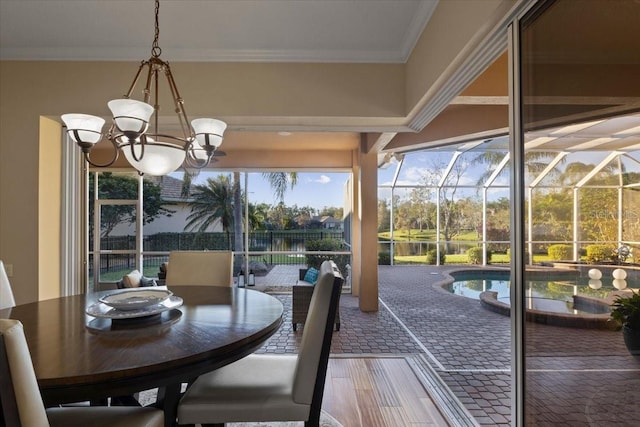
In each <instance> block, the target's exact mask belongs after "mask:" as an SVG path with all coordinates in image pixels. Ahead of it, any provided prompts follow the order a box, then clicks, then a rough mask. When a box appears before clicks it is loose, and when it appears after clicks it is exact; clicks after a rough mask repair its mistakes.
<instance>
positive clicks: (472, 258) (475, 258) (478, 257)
mask: <svg viewBox="0 0 640 427" xmlns="http://www.w3.org/2000/svg"><path fill="white" fill-rule="evenodd" d="M491 255H492V252H491V251H490V250H488V249H487V264H488V263H490V262H491ZM467 258H468V259H469V263H471V264H482V248H481V247H480V246H478V247H475V248H471V249H469V250H468V251H467Z"/></svg>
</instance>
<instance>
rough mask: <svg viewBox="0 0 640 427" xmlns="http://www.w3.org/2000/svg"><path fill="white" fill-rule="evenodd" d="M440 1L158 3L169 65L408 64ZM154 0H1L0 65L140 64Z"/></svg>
mask: <svg viewBox="0 0 640 427" xmlns="http://www.w3.org/2000/svg"><path fill="white" fill-rule="evenodd" d="M437 3H438V0H161V2H160V15H159V16H160V38H159V45H160V47H161V48H162V55H163V58H164V59H165V60H169V61H285V62H301V61H304V62H316V61H322V62H379V63H402V62H405V61H406V60H407V58H408V56H409V54H410V53H411V50H412V49H413V47H414V45H415V43H416V40H417V38H418V37H419V35H420V34H421V32H422V30H423V29H424V26H425V25H426V23H427V22H428V20H429V18H430V16H431V14H432V12H433V10H434V9H435V7H436V5H437ZM153 35H154V2H153V0H82V1H81V0H0V59H24V60H27V59H33V60H142V59H146V58H147V57H148V56H150V49H151V43H152V41H153Z"/></svg>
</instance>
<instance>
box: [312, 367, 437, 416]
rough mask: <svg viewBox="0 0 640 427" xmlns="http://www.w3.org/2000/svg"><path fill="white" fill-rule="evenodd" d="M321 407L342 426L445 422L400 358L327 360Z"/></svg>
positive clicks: (410, 370)
mask: <svg viewBox="0 0 640 427" xmlns="http://www.w3.org/2000/svg"><path fill="white" fill-rule="evenodd" d="M322 409H323V410H325V411H326V412H328V413H329V414H331V416H333V418H335V419H336V420H337V421H339V422H340V423H341V424H342V425H343V427H404V426H407V427H425V426H438V427H441V426H447V425H448V424H447V422H446V421H445V419H444V418H443V417H442V415H441V414H440V412H439V411H438V409H437V407H436V406H435V405H434V403H433V402H432V401H431V399H430V398H429V395H428V394H427V392H426V391H425V389H424V388H423V386H422V385H421V384H420V382H419V381H418V379H417V378H416V376H415V375H414V373H413V371H412V369H411V367H410V366H409V364H408V363H407V362H406V360H405V359H404V358H402V357H397V358H396V357H385V358H331V359H329V369H328V372H327V380H326V385H325V392H324V399H323V404H322Z"/></svg>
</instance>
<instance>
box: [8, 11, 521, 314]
mask: <svg viewBox="0 0 640 427" xmlns="http://www.w3.org/2000/svg"><path fill="white" fill-rule="evenodd" d="M509 1H511V0H503V2H509ZM498 3H500V1H499V0H482V1H477V2H468V1H463V0H447V1H441V2H440V4H439V6H438V8H437V10H436V11H435V12H434V16H433V18H432V21H431V22H430V25H429V27H428V28H427V30H426V31H425V33H424V34H423V36H422V37H421V39H420V41H419V42H418V44H417V46H416V48H415V51H414V52H413V54H412V55H411V58H410V60H409V62H408V63H407V64H335V63H331V64H320V63H314V64H300V63H268V64H261V63H172V68H173V73H174V74H175V78H176V82H177V85H178V88H179V89H180V92H181V96H182V97H183V98H184V99H185V101H186V109H187V112H188V114H189V116H190V117H203V116H204V117H206V116H212V117H219V118H221V119H223V120H226V121H227V122H228V123H229V125H230V128H231V129H236V130H241V129H245V130H250V131H254V130H281V129H287V130H291V129H294V130H309V131H312V130H325V131H326V130H328V131H338V130H340V131H349V132H400V131H406V129H407V127H406V123H407V122H408V121H409V119H408V117H407V114H409V112H410V111H411V110H414V109H415V106H416V105H417V104H418V103H419V101H420V100H423V99H425V95H426V94H428V93H430V91H431V90H432V88H433V86H434V85H436V84H440V85H441V84H443V81H442V80H441V79H440V80H439V76H441V74H442V72H443V70H444V69H446V68H447V67H448V66H449V64H450V63H451V61H452V59H453V58H459V56H460V55H461V52H462V51H463V49H464V47H465V45H467V43H468V41H469V40H470V39H471V38H472V36H473V34H474V33H475V32H476V31H477V30H478V29H479V28H481V27H482V25H483V20H484V19H486V17H488V16H490V15H491V13H492V12H493V11H494V9H495V7H496V5H497V4H498ZM452 29H454V31H452ZM168 59H170V58H168ZM136 68H137V63H134V62H125V63H117V62H55V61H48V62H28V61H0V258H1V259H3V261H4V262H5V263H8V264H13V266H14V275H13V277H12V278H11V283H12V286H13V287H14V293H15V296H16V301H17V303H18V304H20V303H25V302H29V301H35V300H37V299H39V298H44V297H49V296H52V295H53V294H50V293H49V292H48V290H46V289H41V288H40V280H41V278H45V277H50V275H51V274H57V271H55V272H53V270H51V268H52V267H51V266H52V265H53V264H54V263H56V262H57V263H58V264H59V259H56V258H59V255H58V254H59V247H60V246H59V241H58V242H56V241H55V240H56V236H55V234H54V233H49V232H48V231H47V230H48V228H49V227H52V226H53V225H52V224H53V218H54V217H55V215H56V214H55V213H53V214H52V213H51V210H50V209H57V208H58V206H55V207H54V204H52V203H51V199H50V197H49V196H50V195H51V197H54V195H55V193H47V194H45V192H47V191H48V190H47V189H46V188H44V187H46V186H47V185H48V184H49V183H50V182H53V181H50V178H51V177H53V176H54V174H55V168H52V169H49V167H45V166H44V163H45V162H48V161H49V159H53V158H56V157H57V156H56V155H55V154H54V153H52V152H50V150H49V149H51V148H52V146H49V147H46V149H45V147H44V146H43V145H42V144H43V141H44V140H42V139H41V132H40V126H41V117H50V118H54V119H55V120H57V118H58V117H59V116H60V114H63V113H67V112H85V113H89V114H94V115H106V114H107V113H108V110H107V108H106V102H107V101H108V100H110V99H113V98H119V97H121V96H122V95H123V93H124V91H125V90H126V89H127V88H128V87H129V84H130V82H131V79H132V78H133V75H134V73H135V70H136ZM43 126H44V127H46V128H47V129H49V128H50V126H49V124H48V123H47V124H46V125H43ZM51 130H52V129H49V130H47V131H45V132H44V133H45V134H48V133H49V132H50V131H51ZM45 139H48V138H45ZM356 150H359V149H356ZM231 151H232V150H229V152H231ZM296 151H297V150H296V149H293V150H287V151H280V152H278V153H277V154H274V153H271V152H269V150H268V147H265V149H264V150H256V151H253V152H249V151H247V152H246V153H244V154H241V153H240V152H237V153H234V156H233V158H232V156H231V155H230V156H228V158H227V159H225V160H223V162H224V163H226V164H225V165H224V166H228V167H247V164H249V163H248V162H251V164H253V165H255V166H256V167H265V168H268V167H271V168H277V167H291V166H301V165H305V164H307V163H313V164H315V166H316V167H323V165H326V163H325V162H329V164H332V165H335V166H337V167H343V166H344V167H348V168H354V167H356V166H357V165H356V163H357V161H359V160H355V161H354V159H362V160H363V161H366V163H367V165H368V166H366V167H365V168H363V169H362V171H361V172H362V173H363V174H364V175H363V176H365V177H366V174H375V173H376V171H375V168H372V167H370V166H371V165H372V164H373V163H372V162H369V160H368V156H369V155H364V156H354V155H352V154H353V148H348V149H344V150H342V149H336V150H333V152H332V150H323V151H324V152H323V153H321V154H318V155H317V157H316V158H314V159H313V160H311V161H309V160H304V159H308V158H309V155H308V154H309V153H305V154H301V153H300V152H296ZM343 151H344V152H343ZM267 153H268V154H267ZM41 156H42V157H41ZM372 156H373V155H372ZM44 157H47V159H45V158H44ZM249 159H250V160H249ZM223 162H221V166H222V165H223ZM311 167H313V166H311ZM41 169H42V170H41ZM372 182H375V177H369V178H366V184H365V185H364V187H363V188H362V189H361V190H360V191H362V192H364V191H368V192H371V191H372V190H373V188H372V187H371V185H372V184H371V183H372ZM354 193H356V191H355V190H354ZM363 195H364V194H363ZM366 197H367V198H370V197H372V196H371V195H367V196H366ZM367 200H368V201H366V202H365V204H364V206H371V209H366V208H365V210H364V211H363V212H362V214H363V217H362V220H363V226H362V230H361V231H362V237H361V238H362V239H363V240H364V239H369V240H372V241H373V239H374V238H375V233H376V225H375V223H377V221H376V219H375V215H376V209H375V205H373V204H372V203H371V201H372V200H373V199H367ZM45 205H46V206H45ZM366 224H374V225H366ZM45 229H46V230H45ZM41 233H42V235H41ZM368 233H371V236H369V235H368ZM365 235H367V236H366V237H365ZM58 240H59V239H58ZM375 252H376V245H374V244H369V245H366V246H363V249H362V257H363V259H366V265H364V264H363V265H362V268H363V269H365V268H366V269H369V270H371V271H373V270H375V268H373V267H374V266H375V265H376V264H377V261H375V260H377V254H376V253H375ZM52 254H53V255H52ZM355 277H356V272H354V278H355ZM370 278H371V280H374V281H377V271H376V273H375V275H371V277H370ZM374 285H375V288H372V290H373V289H375V292H374V293H372V294H371V295H370V296H369V297H367V298H371V299H370V300H368V301H369V302H368V303H367V305H370V306H371V307H373V304H374V303H373V301H374V297H375V298H377V283H375V284H374ZM374 285H372V286H374ZM354 286H355V285H354Z"/></svg>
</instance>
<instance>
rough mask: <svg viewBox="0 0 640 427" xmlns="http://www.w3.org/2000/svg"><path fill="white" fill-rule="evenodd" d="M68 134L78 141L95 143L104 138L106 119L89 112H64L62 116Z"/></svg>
mask: <svg viewBox="0 0 640 427" xmlns="http://www.w3.org/2000/svg"><path fill="white" fill-rule="evenodd" d="M60 118H61V119H62V121H63V122H64V124H65V126H67V129H68V134H69V136H70V137H71V139H72V140H73V141H75V142H76V143H79V142H85V143H90V144H95V143H96V142H98V141H100V138H102V126H104V119H103V118H102V117H98V116H92V115H89V114H75V113H72V114H63V115H62V116H60Z"/></svg>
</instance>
